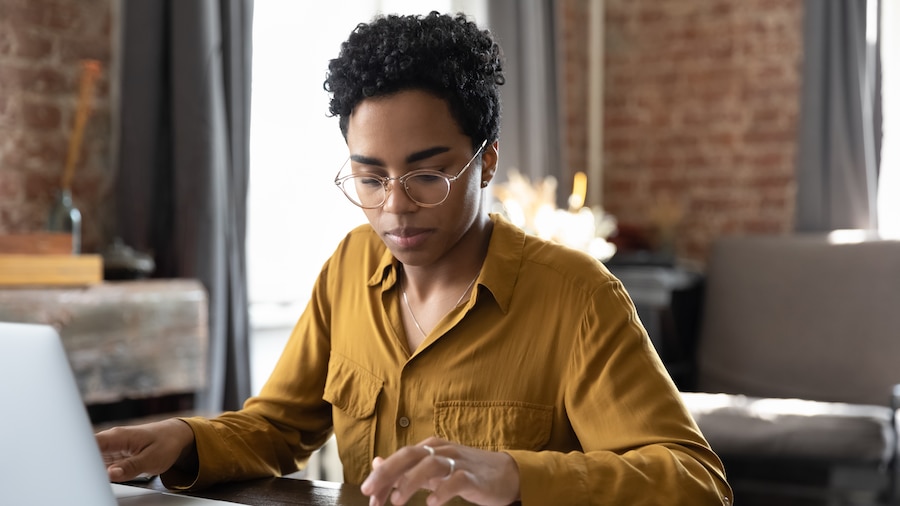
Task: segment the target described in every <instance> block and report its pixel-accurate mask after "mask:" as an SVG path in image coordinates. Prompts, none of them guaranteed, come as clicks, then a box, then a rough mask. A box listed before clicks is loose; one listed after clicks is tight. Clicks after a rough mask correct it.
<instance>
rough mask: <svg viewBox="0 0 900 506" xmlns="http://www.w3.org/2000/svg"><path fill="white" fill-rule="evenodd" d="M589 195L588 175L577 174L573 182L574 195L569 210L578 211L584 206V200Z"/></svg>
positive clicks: (570, 198)
mask: <svg viewBox="0 0 900 506" xmlns="http://www.w3.org/2000/svg"><path fill="white" fill-rule="evenodd" d="M586 195H587V174H585V173H584V172H576V173H575V180H574V181H572V195H571V196H570V197H569V210H570V211H577V210H579V209H581V208H582V207H583V206H584V199H585V196H586Z"/></svg>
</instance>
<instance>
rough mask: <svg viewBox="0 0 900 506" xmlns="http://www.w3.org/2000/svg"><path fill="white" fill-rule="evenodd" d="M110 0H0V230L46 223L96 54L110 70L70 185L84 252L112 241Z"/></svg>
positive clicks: (32, 228) (21, 229)
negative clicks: (85, 74) (85, 75)
mask: <svg viewBox="0 0 900 506" xmlns="http://www.w3.org/2000/svg"><path fill="white" fill-rule="evenodd" d="M112 1H113V0H0V234H3V233H11V232H27V231H35V230H40V229H42V228H43V227H44V224H45V221H46V219H47V213H48V212H49V209H50V205H51V203H52V201H53V198H54V195H55V193H56V191H57V189H58V188H59V185H60V180H61V177H62V172H63V167H64V165H65V159H66V153H67V150H68V145H69V137H70V135H71V132H72V127H73V124H74V117H75V110H76V105H77V101H78V88H79V82H80V78H81V65H80V63H79V62H80V60H82V59H86V58H90V59H95V60H99V61H100V62H101V65H102V68H103V70H102V72H101V75H100V78H99V79H98V80H97V87H96V93H95V97H94V102H93V111H92V114H91V116H90V118H89V120H88V123H87V125H86V127H85V131H84V141H83V144H82V151H81V159H80V162H79V164H78V166H77V167H76V170H75V175H74V178H73V182H72V192H73V198H74V201H75V205H76V207H78V208H79V210H80V211H81V213H82V237H83V249H84V251H86V252H91V251H98V250H100V249H102V248H103V247H104V246H105V244H106V242H107V240H108V235H109V230H110V223H111V220H112V212H111V210H110V209H111V186H112V180H113V176H112V174H113V171H112V163H111V161H110V156H111V149H110V147H111V125H110V100H109V89H110V82H109V74H108V69H109V63H110V58H111V53H112V37H111V32H112V25H111V23H112V19H113V16H112Z"/></svg>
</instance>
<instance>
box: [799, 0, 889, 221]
mask: <svg viewBox="0 0 900 506" xmlns="http://www.w3.org/2000/svg"><path fill="white" fill-rule="evenodd" d="M869 1H874V0H869ZM866 8H867V5H866V1H859V2H857V1H853V2H847V1H845V0H806V2H805V3H804V12H805V14H804V26H803V45H804V64H803V85H802V90H801V106H800V121H799V143H798V157H797V209H796V222H795V229H796V230H797V231H800V232H805V231H809V232H815V231H829V230H834V229H842V228H860V229H875V228H876V225H877V223H876V218H877V217H876V202H877V201H876V199H877V178H878V162H877V148H876V146H877V143H878V142H879V141H878V140H877V139H878V137H880V124H879V123H880V111H878V110H877V107H878V106H879V104H880V101H878V100H877V97H878V84H877V77H878V73H877V72H876V70H877V53H876V51H875V50H874V47H873V46H871V45H869V44H867V42H866V14H867V11H866Z"/></svg>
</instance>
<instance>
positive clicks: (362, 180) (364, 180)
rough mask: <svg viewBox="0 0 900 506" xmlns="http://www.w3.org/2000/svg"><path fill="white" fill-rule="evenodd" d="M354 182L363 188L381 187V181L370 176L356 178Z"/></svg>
mask: <svg viewBox="0 0 900 506" xmlns="http://www.w3.org/2000/svg"><path fill="white" fill-rule="evenodd" d="M356 182H357V183H359V184H361V185H364V186H381V179H379V178H377V177H370V176H356Z"/></svg>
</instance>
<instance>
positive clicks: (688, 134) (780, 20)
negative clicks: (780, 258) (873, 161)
mask: <svg viewBox="0 0 900 506" xmlns="http://www.w3.org/2000/svg"><path fill="white" fill-rule="evenodd" d="M590 1H591V0H559V2H560V11H559V12H560V19H561V23H562V25H563V27H564V29H565V32H566V33H567V34H568V36H566V37H564V40H563V42H564V44H567V45H568V47H566V48H565V49H564V50H563V53H562V54H563V55H564V58H563V60H564V61H563V65H564V73H565V76H566V79H565V80H566V81H567V82H570V83H571V84H570V85H569V86H568V87H567V88H566V95H565V102H566V110H567V113H566V129H567V132H568V134H567V137H568V140H567V148H568V151H569V158H568V166H569V167H570V168H572V169H580V168H582V167H584V166H585V165H586V163H585V161H586V156H587V155H586V152H587V151H586V150H587V142H586V139H587V135H586V132H585V125H586V119H584V118H581V117H580V116H579V114H580V113H582V112H583V111H584V110H585V107H584V104H585V100H586V98H585V97H586V92H585V91H584V86H585V85H584V83H585V82H586V79H587V73H586V72H587V55H586V52H585V49H584V47H583V46H577V44H579V41H583V40H586V39H585V38H584V36H583V35H579V36H577V37H575V36H573V35H572V34H576V33H578V34H584V33H586V29H587V28H586V23H587V19H588V16H587V12H588V2H590ZM605 3H606V11H605V16H606V24H605V30H606V33H605V46H606V47H605V51H606V53H605V69H604V87H605V91H604V93H605V97H604V109H605V111H604V116H605V118H604V197H603V199H604V200H603V207H604V208H605V209H606V210H607V211H608V212H610V213H612V214H613V215H615V216H616V217H617V218H618V219H619V221H620V222H621V223H622V224H623V225H625V226H626V227H629V228H630V227H637V228H639V229H641V230H644V231H650V230H651V229H653V223H654V221H655V220H663V219H665V215H669V216H672V215H673V214H680V215H681V219H680V220H679V222H678V224H677V226H676V227H675V244H674V247H675V250H676V252H677V253H678V254H679V255H680V256H681V257H684V258H688V259H692V260H695V261H698V262H701V263H702V262H703V261H704V260H705V257H706V254H707V250H708V246H709V243H710V241H711V240H712V239H714V238H715V237H717V236H720V235H730V234H755V233H786V232H788V231H790V230H791V229H792V227H793V213H794V193H795V180H794V158H795V152H796V125H797V115H798V110H799V90H800V70H801V68H800V67H801V64H802V15H803V8H802V5H803V2H801V1H799V0H668V1H665V2H661V1H659V0H605ZM572 44H576V47H574V48H573V47H571V45H572ZM661 215H663V216H661ZM660 216H661V217H660ZM655 217H658V218H655Z"/></svg>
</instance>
